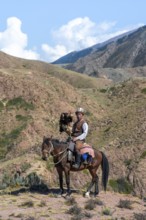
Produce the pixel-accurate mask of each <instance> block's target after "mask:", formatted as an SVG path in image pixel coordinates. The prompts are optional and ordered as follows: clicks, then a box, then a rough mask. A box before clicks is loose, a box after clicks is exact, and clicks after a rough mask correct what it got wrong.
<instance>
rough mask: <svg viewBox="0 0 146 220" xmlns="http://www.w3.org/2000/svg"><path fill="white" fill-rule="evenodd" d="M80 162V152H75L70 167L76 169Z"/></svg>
mask: <svg viewBox="0 0 146 220" xmlns="http://www.w3.org/2000/svg"><path fill="white" fill-rule="evenodd" d="M80 163H81V154H80V153H78V152H76V156H75V164H73V165H72V167H73V168H76V169H78V168H79V167H80Z"/></svg>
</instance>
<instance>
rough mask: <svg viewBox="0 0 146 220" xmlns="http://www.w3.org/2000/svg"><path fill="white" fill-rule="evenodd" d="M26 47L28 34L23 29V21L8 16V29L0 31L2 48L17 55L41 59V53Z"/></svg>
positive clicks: (0, 46) (0, 45) (0, 47)
mask: <svg viewBox="0 0 146 220" xmlns="http://www.w3.org/2000/svg"><path fill="white" fill-rule="evenodd" d="M26 47H27V35H26V34H24V33H23V32H22V31H21V21H20V20H19V19H18V18H16V17H10V18H8V19H7V28H6V30H5V31H4V32H0V50H1V51H3V52H5V53H8V54H10V55H13V56H16V57H21V58H26V59H34V60H35V59H39V54H37V53H36V52H35V51H33V50H30V49H28V50H27V49H26Z"/></svg>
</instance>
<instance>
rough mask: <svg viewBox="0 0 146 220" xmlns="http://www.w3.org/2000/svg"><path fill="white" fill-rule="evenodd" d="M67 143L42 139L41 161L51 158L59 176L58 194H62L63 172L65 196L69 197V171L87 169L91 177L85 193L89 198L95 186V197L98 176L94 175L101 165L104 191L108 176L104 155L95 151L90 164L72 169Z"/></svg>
mask: <svg viewBox="0 0 146 220" xmlns="http://www.w3.org/2000/svg"><path fill="white" fill-rule="evenodd" d="M67 149H68V143H66V142H60V141H59V140H57V139H52V138H46V137H44V139H43V143H42V159H43V160H47V157H48V156H49V155H52V156H53V161H54V164H55V167H56V169H57V172H58V175H59V183H60V194H63V193H64V189H63V172H64V173H65V177H66V185H67V194H68V195H70V193H71V190H70V171H80V170H83V169H88V170H89V172H90V174H91V176H92V181H91V183H90V185H89V187H88V189H87V191H86V194H85V195H86V196H89V194H90V191H91V188H92V187H93V185H94V184H95V192H94V195H95V196H96V195H97V194H98V193H99V189H98V175H97V174H96V171H97V169H98V168H99V166H100V165H101V168H102V185H103V187H104V190H105V191H106V187H107V182H108V176H109V162H108V159H107V157H106V156H105V154H104V153H103V152H101V151H97V150H94V151H95V157H94V158H93V160H92V162H91V163H90V164H87V165H84V164H81V165H80V167H79V169H76V168H73V167H72V165H71V162H69V161H68V157H67V152H68V150H67Z"/></svg>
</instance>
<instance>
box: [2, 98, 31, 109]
mask: <svg viewBox="0 0 146 220" xmlns="http://www.w3.org/2000/svg"><path fill="white" fill-rule="evenodd" d="M6 107H7V108H8V109H9V108H13V107H15V108H17V109H19V108H23V109H25V110H34V105H33V104H32V103H29V102H26V101H25V100H24V99H23V98H22V97H21V96H19V97H17V98H13V99H10V100H9V101H8V102H7V105H6Z"/></svg>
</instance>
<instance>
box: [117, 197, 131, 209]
mask: <svg viewBox="0 0 146 220" xmlns="http://www.w3.org/2000/svg"><path fill="white" fill-rule="evenodd" d="M131 205H132V202H131V201H130V200H127V199H126V200H122V199H120V201H119V204H118V205H117V206H118V207H119V208H124V209H132V206H131Z"/></svg>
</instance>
